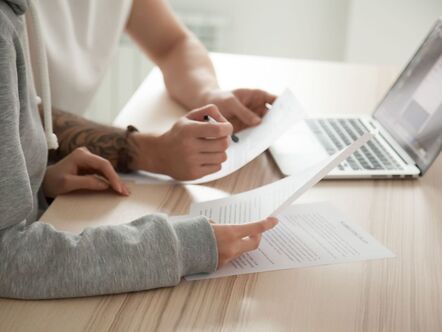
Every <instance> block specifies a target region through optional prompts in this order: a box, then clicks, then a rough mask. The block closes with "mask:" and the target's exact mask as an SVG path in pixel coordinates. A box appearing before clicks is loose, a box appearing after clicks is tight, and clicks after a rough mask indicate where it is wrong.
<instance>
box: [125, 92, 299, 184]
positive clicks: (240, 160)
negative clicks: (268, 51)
mask: <svg viewBox="0 0 442 332" xmlns="http://www.w3.org/2000/svg"><path fill="white" fill-rule="evenodd" d="M304 117H305V114H304V111H303V109H302V107H301V106H300V104H299V103H298V101H297V100H296V98H295V96H294V95H293V93H292V92H291V91H290V90H286V91H285V92H284V93H283V94H282V95H281V96H280V97H278V99H276V101H275V102H274V103H273V106H272V109H271V110H270V111H269V112H267V114H266V115H265V116H264V117H263V119H262V122H261V124H259V125H258V126H256V127H252V128H247V129H244V130H242V131H240V132H239V133H238V134H236V136H237V137H238V138H239V142H237V143H234V142H231V143H230V146H229V148H228V149H227V151H226V153H227V160H226V162H224V163H223V164H222V168H221V170H220V171H218V172H216V173H213V174H209V175H207V176H204V177H202V178H201V179H198V180H194V181H185V182H184V183H189V184H198V183H206V182H210V181H214V180H217V179H220V178H222V177H225V176H227V175H229V174H232V173H233V172H235V171H236V170H238V169H240V168H241V167H243V166H244V165H246V164H247V163H249V162H250V161H252V160H253V159H255V158H256V157H257V156H258V155H260V154H261V153H263V152H264V151H265V150H267V149H268V148H269V146H270V145H272V144H273V143H274V142H275V141H276V140H277V139H278V138H279V137H280V136H281V135H283V134H284V133H285V132H286V131H287V130H288V129H289V128H290V127H292V126H293V125H294V124H295V123H297V122H298V121H300V120H302V119H304ZM123 177H124V178H125V179H128V180H132V181H135V182H136V183H152V182H155V180H160V181H173V180H172V179H171V178H170V177H167V176H161V175H160V176H157V175H154V174H152V173H148V172H142V171H141V172H136V173H133V174H129V175H123ZM176 182H178V181H176Z"/></svg>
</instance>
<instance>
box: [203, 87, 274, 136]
mask: <svg viewBox="0 0 442 332" xmlns="http://www.w3.org/2000/svg"><path fill="white" fill-rule="evenodd" d="M275 99H276V96H274V95H272V94H270V93H268V92H266V91H263V90H259V89H236V90H233V91H223V90H220V89H217V90H212V91H210V92H209V93H207V94H206V95H205V97H204V102H205V103H208V104H214V105H216V106H217V107H218V109H219V111H220V112H221V114H223V115H224V117H225V118H226V119H227V120H228V121H229V122H230V123H231V124H232V125H233V131H234V132H235V133H236V132H238V131H240V130H242V129H244V128H247V127H251V126H256V125H258V124H259V123H260V122H261V118H262V117H263V116H264V115H265V114H266V112H267V107H266V104H272V103H273V102H274V101H275Z"/></svg>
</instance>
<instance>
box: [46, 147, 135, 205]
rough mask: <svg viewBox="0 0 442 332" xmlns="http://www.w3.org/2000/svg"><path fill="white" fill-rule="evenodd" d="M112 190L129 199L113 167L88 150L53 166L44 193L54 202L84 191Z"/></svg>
mask: <svg viewBox="0 0 442 332" xmlns="http://www.w3.org/2000/svg"><path fill="white" fill-rule="evenodd" d="M97 175H99V176H97ZM109 187H112V189H113V190H115V191H116V192H117V193H119V194H121V195H124V196H127V195H129V190H128V189H127V187H126V185H125V184H124V182H122V181H121V180H120V178H119V177H118V174H117V173H116V172H115V170H114V168H113V167H112V164H111V163H110V162H109V161H108V160H106V159H104V158H101V157H100V156H97V155H95V154H93V153H91V152H90V151H89V150H88V149H87V148H85V147H82V148H77V149H75V150H74V151H72V152H71V153H70V154H69V155H68V156H66V157H65V158H63V159H62V160H60V161H59V162H58V163H56V164H54V165H52V166H49V167H48V168H47V169H46V174H45V177H44V179H43V192H44V194H45V195H46V197H52V198H53V197H56V196H58V195H61V194H66V193H68V192H71V191H75V190H80V189H87V190H97V191H99V190H106V189H108V188H109Z"/></svg>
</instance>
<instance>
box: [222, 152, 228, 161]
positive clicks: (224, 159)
mask: <svg viewBox="0 0 442 332" xmlns="http://www.w3.org/2000/svg"><path fill="white" fill-rule="evenodd" d="M226 160H227V153H225V152H223V153H221V162H222V163H223V162H225V161H226Z"/></svg>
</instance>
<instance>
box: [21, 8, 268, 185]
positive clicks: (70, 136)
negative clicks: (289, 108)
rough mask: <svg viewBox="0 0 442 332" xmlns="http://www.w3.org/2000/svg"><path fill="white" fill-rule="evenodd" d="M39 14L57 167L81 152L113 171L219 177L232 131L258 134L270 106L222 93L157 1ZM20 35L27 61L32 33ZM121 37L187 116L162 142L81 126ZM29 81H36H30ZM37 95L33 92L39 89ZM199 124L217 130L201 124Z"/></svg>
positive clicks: (245, 94)
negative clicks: (146, 60) (149, 63)
mask: <svg viewBox="0 0 442 332" xmlns="http://www.w3.org/2000/svg"><path fill="white" fill-rule="evenodd" d="M37 10H38V12H39V16H40V17H41V24H42V30H43V36H44V42H45V45H46V53H47V57H48V66H49V75H50V83H51V90H52V98H51V100H52V105H53V107H54V132H55V134H56V135H57V136H58V139H59V144H60V147H59V148H58V150H56V151H55V152H54V153H53V156H55V158H56V159H60V158H62V157H64V156H66V155H67V154H69V153H70V152H71V151H73V150H74V149H75V148H77V147H79V146H86V147H87V148H88V149H89V150H91V151H92V152H93V153H95V154H98V155H101V156H102V157H104V158H106V159H108V160H110V161H111V162H112V164H113V165H114V167H115V168H116V169H117V170H119V171H123V172H125V171H131V170H147V171H151V172H154V173H161V174H166V175H169V176H172V177H174V178H176V179H179V180H191V179H196V178H200V177H202V176H204V175H207V174H209V173H213V172H216V171H218V170H219V169H220V168H221V164H222V162H224V161H225V159H226V153H225V151H226V149H227V147H228V144H229V143H228V138H229V136H230V135H231V133H232V131H234V132H236V131H238V130H241V129H243V128H245V127H249V126H254V125H258V124H259V123H260V120H261V117H262V116H263V115H264V114H265V111H266V107H265V105H266V103H272V102H273V101H274V99H275V96H273V95H271V94H269V93H267V92H265V91H262V90H256V89H237V90H234V91H225V90H222V89H221V88H220V87H219V85H218V82H217V79H216V75H215V72H214V69H213V65H212V63H211V61H210V58H209V56H208V53H207V51H206V49H205V48H204V46H203V45H202V44H201V43H200V42H199V41H198V40H197V39H196V38H195V36H194V35H193V34H192V33H191V32H190V31H189V30H187V29H186V27H185V26H184V25H183V24H182V23H181V22H180V21H179V20H178V19H177V17H176V16H175V15H174V14H173V12H172V10H171V8H170V7H169V5H168V4H167V3H166V1H165V0H93V1H92V0H39V1H38V6H37ZM29 26H31V25H29ZM28 30H29V31H28V32H29V36H30V43H31V58H32V59H33V61H35V59H36V57H34V56H33V53H34V52H33V45H32V40H33V38H32V36H33V31H32V29H29V28H28ZM124 31H126V32H127V33H128V34H129V35H130V36H131V37H132V39H133V40H134V41H135V42H136V43H137V44H138V46H139V47H140V48H141V49H142V50H143V51H144V52H145V53H146V55H148V56H149V57H150V58H151V59H152V60H153V61H154V62H155V63H156V64H157V65H158V66H159V68H160V69H161V71H162V73H163V76H164V80H165V83H166V87H167V90H168V92H169V94H170V96H171V97H172V98H173V99H174V100H176V101H177V102H178V103H180V104H181V105H183V106H184V107H185V108H186V109H188V110H193V111H191V112H189V113H188V114H187V115H186V116H185V117H183V118H182V119H181V120H180V121H178V122H177V123H176V124H175V125H174V126H173V128H172V129H171V130H169V131H168V132H166V133H164V134H163V135H151V134H148V133H139V132H137V131H136V130H135V128H133V127H130V128H128V130H127V131H124V130H121V129H118V128H113V127H107V126H102V125H99V124H96V123H93V122H90V121H87V120H85V119H83V118H82V117H81V115H82V113H83V112H84V111H85V110H86V108H87V106H88V104H89V103H90V101H91V99H92V98H93V95H94V94H95V92H96V90H97V88H98V86H99V84H100V82H101V80H102V78H103V76H104V74H105V71H106V70H107V68H108V66H109V64H110V60H111V57H112V55H113V53H114V51H115V49H116V47H117V43H118V41H119V39H120V37H121V34H122V33H123V32H124ZM33 67H34V68H35V67H36V66H33ZM34 76H36V78H35V81H36V82H39V80H38V73H34ZM36 89H37V93H39V92H40V87H39V86H38V84H36ZM205 115H210V116H212V117H213V118H215V119H216V120H217V121H218V123H217V124H213V123H206V122H203V119H204V116H205ZM152 125H153V126H154V124H152ZM207 137H210V138H211V139H206V138H207Z"/></svg>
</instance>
